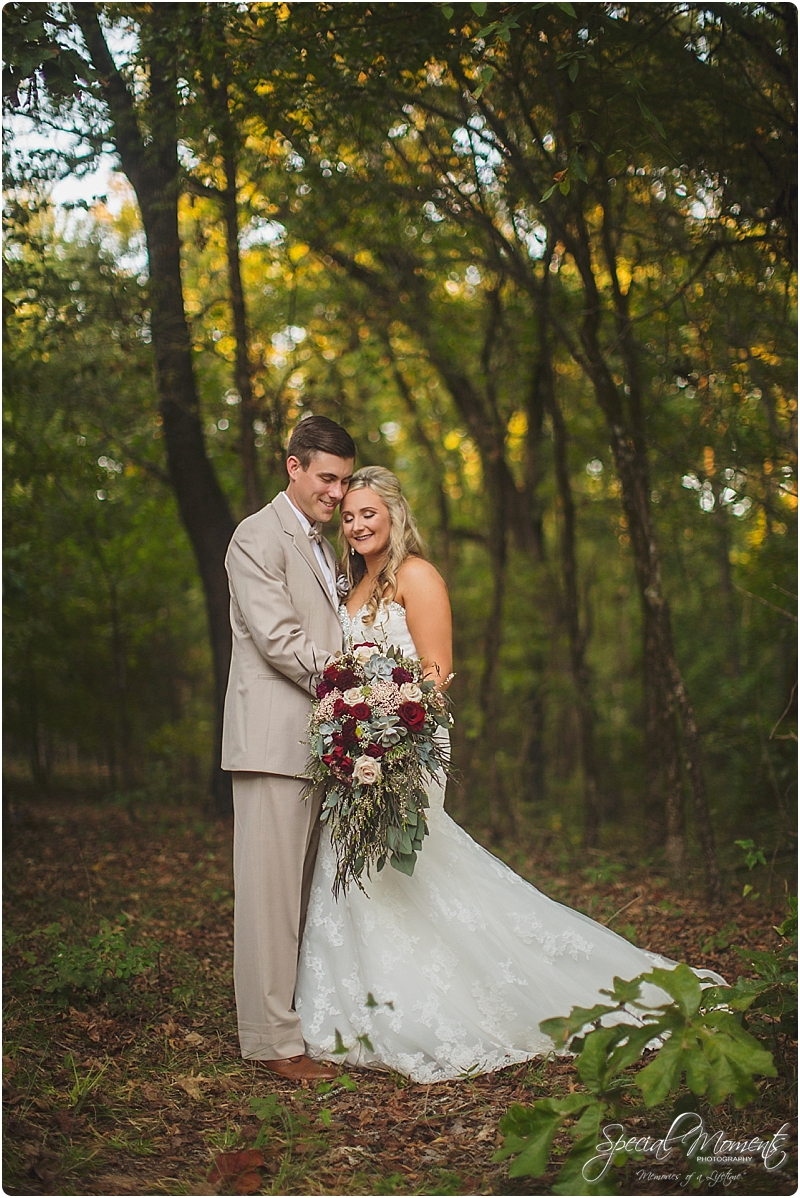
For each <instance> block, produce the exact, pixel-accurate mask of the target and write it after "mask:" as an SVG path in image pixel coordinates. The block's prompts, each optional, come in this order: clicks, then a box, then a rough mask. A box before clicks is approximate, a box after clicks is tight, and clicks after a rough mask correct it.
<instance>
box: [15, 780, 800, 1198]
mask: <svg viewBox="0 0 800 1198" xmlns="http://www.w3.org/2000/svg"><path fill="white" fill-rule="evenodd" d="M229 857H230V853H229V832H228V830H227V829H226V828H225V827H224V826H223V825H222V824H216V823H209V822H206V821H204V820H202V819H198V818H196V817H193V816H192V815H190V814H187V813H186V812H183V813H181V812H176V811H173V810H168V809H167V810H163V811H161V812H158V811H153V810H152V809H151V810H149V811H148V812H146V813H142V812H139V813H138V817H137V818H133V816H132V814H131V813H130V812H129V811H126V810H124V809H121V808H115V807H111V806H108V805H103V806H100V805H97V804H92V803H89V802H83V803H78V802H76V801H75V800H74V799H71V800H67V799H64V800H62V801H61V802H58V803H57V802H54V801H52V802H50V803H41V804H36V805H34V806H32V807H29V808H27V809H26V812H25V816H24V818H23V819H21V820H19V821H18V822H17V823H16V824H15V825H12V828H11V832H10V835H9V836H8V838H7V844H6V891H5V893H6V908H5V923H4V929H5V932H4V935H5V977H6V985H5V999H6V1017H5V1036H6V1039H5V1049H4V1053H5V1055H4V1099H5V1104H6V1107H5V1109H6V1119H5V1144H6V1165H5V1175H4V1187H5V1192H6V1193H9V1194H76V1195H77V1194H181V1193H187V1194H211V1193H254V1192H260V1193H272V1194H413V1193H417V1194H539V1193H542V1194H544V1193H549V1192H551V1191H550V1188H549V1187H550V1184H551V1183H552V1181H553V1178H554V1176H555V1169H554V1171H553V1174H552V1175H548V1176H547V1177H545V1178H543V1179H541V1180H540V1181H534V1180H533V1179H522V1180H521V1181H510V1180H509V1178H508V1170H507V1166H506V1165H505V1164H493V1163H492V1160H491V1158H492V1154H493V1152H494V1151H495V1148H496V1147H497V1145H498V1144H499V1143H500V1137H499V1135H498V1132H497V1124H498V1121H499V1119H500V1118H501V1117H502V1115H503V1114H505V1112H506V1111H507V1109H508V1107H509V1105H510V1104H511V1103H512V1102H523V1103H525V1102H530V1101H531V1099H532V1098H533V1097H534V1096H538V1095H544V1094H551V1093H557V1092H562V1091H565V1090H570V1089H573V1088H574V1086H575V1081H576V1079H575V1073H574V1070H573V1069H572V1067H571V1066H570V1064H569V1063H565V1062H555V1061H549V1062H544V1063H543V1062H538V1063H532V1064H531V1065H530V1066H522V1067H518V1068H514V1069H509V1070H505V1071H504V1072H503V1073H500V1074H495V1075H490V1076H485V1077H479V1078H474V1079H465V1080H459V1081H457V1082H451V1083H447V1084H440V1085H436V1086H420V1085H412V1084H408V1083H407V1082H406V1081H405V1079H403V1078H400V1077H397V1076H396V1075H393V1074H377V1073H370V1072H366V1071H357V1070H354V1071H352V1072H351V1073H350V1074H349V1075H348V1077H347V1078H346V1079H345V1080H344V1081H343V1082H340V1083H339V1084H337V1085H336V1086H334V1088H333V1089H330V1090H329V1091H328V1092H325V1091H326V1089H327V1088H326V1087H312V1086H309V1085H303V1086H299V1087H295V1086H292V1085H290V1084H289V1083H285V1082H283V1081H281V1080H280V1079H278V1078H276V1077H274V1076H272V1075H269V1074H265V1073H264V1072H263V1071H259V1070H258V1069H257V1067H255V1066H254V1065H252V1064H247V1063H245V1062H242V1061H241V1060H240V1059H239V1057H238V1044H237V1039H236V1022H235V1011H234V1005H233V994H232V984H231V957H232V905H233V903H232V895H231V875H230V860H229ZM513 864H514V865H515V867H516V868H518V869H520V870H521V872H523V873H524V874H525V875H526V876H528V877H529V878H530V879H531V880H535V881H536V883H537V885H539V886H540V888H541V889H543V890H544V891H545V892H546V893H548V894H550V895H551V896H552V897H554V898H557V899H559V900H561V901H567V902H570V903H571V904H572V905H574V906H576V907H578V908H580V909H581V910H584V911H586V912H588V913H589V914H591V915H592V916H593V917H594V918H596V919H601V920H607V919H609V918H610V917H612V916H615V919H614V922H613V924H612V926H613V927H614V928H615V929H616V930H618V931H620V932H621V933H625V934H628V935H630V936H631V937H632V938H635V939H636V941H637V943H639V944H640V945H642V946H643V947H648V948H653V949H657V950H658V951H660V952H663V953H665V954H666V955H668V956H672V957H677V958H680V959H685V960H688V961H690V962H691V963H692V964H694V965H704V966H709V967H711V968H714V969H716V970H718V971H719V972H721V973H722V974H724V975H725V976H727V977H729V978H731V979H732V978H734V977H735V976H737V974H738V973H739V972H741V962H740V959H739V957H738V956H737V954H736V953H735V951H734V946H736V945H739V946H744V945H748V946H751V947H763V948H767V947H774V944H775V937H774V934H773V933H772V931H771V925H772V924H773V923H775V922H778V920H779V919H780V917H781V911H782V908H781V907H780V905H777V906H776V908H775V910H774V911H772V910H771V909H770V907H769V906H768V905H767V904H766V903H765V902H764V901H763V900H759V901H757V902H755V903H754V902H752V901H744V900H742V899H739V898H733V899H730V900H729V901H728V903H727V904H726V906H725V909H724V910H723V911H721V912H720V911H710V910H709V909H708V908H707V906H706V904H705V903H704V901H703V900H702V899H699V898H689V897H687V896H686V895H681V894H679V893H678V892H676V891H675V890H672V889H670V888H669V886H668V885H667V883H666V882H665V881H664V879H661V878H658V877H655V876H653V875H652V874H651V873H650V874H647V875H644V874H637V873H636V872H631V871H627V872H622V870H621V867H620V866H618V865H615V864H614V863H613V862H609V861H608V860H607V859H606V858H602V857H597V858H593V859H592V861H591V862H590V864H589V865H588V866H586V867H585V869H584V870H583V871H582V872H581V874H579V875H572V876H566V875H560V874H559V873H558V872H557V871H554V870H553V869H552V867H550V868H548V863H547V860H546V859H544V858H543V859H541V860H538V861H537V860H534V859H533V858H532V857H529V858H522V857H520V856H519V854H518V855H517V858H516V859H515V860H514V861H513ZM103 919H107V920H109V921H110V926H111V927H112V928H113V927H114V926H120V925H122V926H123V929H124V930H123V933H122V936H123V939H124V942H125V944H129V945H130V946H132V947H133V948H134V949H135V950H136V951H140V950H143V949H145V950H146V949H147V947H148V946H150V947H151V948H152V947H153V946H154V945H155V943H156V942H158V943H159V945H160V947H159V948H158V956H157V963H156V965H155V967H154V968H152V969H150V970H148V971H146V972H145V973H143V974H142V975H141V976H139V977H138V978H136V979H135V980H134V981H133V982H132V985H131V987H130V988H129V990H128V995H127V1000H126V999H125V998H124V997H123V998H122V999H113V998H112V999H111V1000H108V1001H101V1000H99V999H94V1000H91V999H84V1000H83V1001H81V1000H80V999H79V998H76V997H74V996H73V998H72V999H71V1001H70V1000H64V1002H63V1003H62V1005H61V1006H59V1005H58V995H48V994H46V993H44V992H43V991H42V989H41V986H42V984H43V983H45V982H46V980H47V978H48V977H52V976H53V975H52V971H50V973H48V972H47V971H46V970H45V972H43V973H40V974H39V975H38V981H37V974H36V970H37V968H39V967H41V966H43V965H45V963H46V962H47V961H48V960H50V959H52V957H53V956H54V954H55V953H56V952H57V951H58V947H57V946H58V944H59V943H63V944H64V945H65V946H66V952H67V959H68V960H69V961H72V960H73V958H72V957H71V956H69V954H70V952H71V951H72V946H74V945H76V944H79V943H81V942H83V941H85V939H86V938H87V937H91V936H94V935H95V934H96V933H97V931H98V927H99V926H100V922H101V920H103ZM114 943H116V942H114ZM120 943H121V942H120ZM115 951H116V950H115ZM120 951H121V950H120ZM134 960H135V953H134ZM565 1014H566V1012H565ZM773 1084H774V1083H767V1089H768V1088H769V1086H770V1085H773ZM764 1097H765V1101H768V1098H769V1095H768V1094H765V1096H764ZM774 1117H776V1116H773V1113H770V1114H769V1123H770V1127H771V1123H772V1122H774ZM786 1117H787V1118H788V1117H790V1115H787V1116H786ZM743 1118H744V1116H743V1114H742V1113H735V1112H730V1113H728V1114H726V1120H727V1122H726V1127H728V1128H730V1129H731V1130H733V1128H734V1127H735V1126H736V1125H737V1121H738V1122H739V1123H741V1121H742V1119H743ZM651 1130H652V1129H651ZM762 1130H764V1131H766V1130H767V1128H764V1129H762ZM245 1149H249V1150H251V1155H250V1156H249V1157H248V1156H240V1157H235V1156H233V1155H232V1154H233V1153H235V1152H238V1151H242V1150H245ZM253 1152H254V1153H255V1155H252V1153H253ZM215 1161H218V1162H219V1163H218V1165H217V1166H216V1171H214V1170H215V1165H214V1162H215ZM628 1169H629V1173H627V1174H623V1173H622V1172H621V1171H620V1174H619V1176H618V1181H619V1184H620V1190H621V1192H623V1193H647V1192H652V1193H660V1194H665V1193H670V1192H675V1193H680V1192H682V1191H681V1190H680V1188H679V1187H678V1188H675V1189H674V1190H672V1189H670V1188H669V1186H668V1185H666V1186H665V1184H663V1183H661V1184H654V1185H652V1186H650V1188H648V1185H647V1183H643V1182H637V1181H636V1179H635V1172H634V1170H633V1166H628ZM763 1180H764V1182H765V1183H767V1184H768V1188H766V1189H758V1188H753V1187H754V1185H757V1184H760V1183H759V1182H758V1179H754V1178H751V1179H750V1180H749V1181H748V1182H747V1183H746V1185H745V1188H744V1189H742V1188H741V1187H740V1186H733V1187H730V1186H729V1187H727V1192H728V1193H731V1192H734V1193H735V1192H738V1193H748V1192H749V1193H755V1192H764V1193H776V1194H777V1193H789V1192H792V1184H791V1182H790V1179H789V1177H788V1176H782V1177H781V1178H780V1179H778V1178H773V1177H770V1178H764V1179H763ZM770 1186H771V1188H769V1187H770ZM781 1187H783V1188H781Z"/></svg>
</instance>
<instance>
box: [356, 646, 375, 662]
mask: <svg viewBox="0 0 800 1198" xmlns="http://www.w3.org/2000/svg"><path fill="white" fill-rule="evenodd" d="M379 652H380V650H379V649H378V646H377V645H356V647H355V648H354V649H353V657H354V658H355V659H356V661H357V662H358V663H359V664H360V665H362V666H363V665H366V663H367V662H368V661H369V659H370V658H371V657H374V656H375V654H376V653H379Z"/></svg>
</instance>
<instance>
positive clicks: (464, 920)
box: [295, 603, 723, 1082]
mask: <svg viewBox="0 0 800 1198" xmlns="http://www.w3.org/2000/svg"><path fill="white" fill-rule="evenodd" d="M340 610H341V616H342V623H343V626H344V629H345V633H346V635H347V636H348V637H350V638H351V639H352V640H353V641H354V642H355V643H358V642H359V641H362V640H363V641H373V642H377V643H379V644H385V645H387V646H388V645H396V646H397V647H398V648H400V649H401V650H402V651H403V652H404V653H405V654H406V655H407V656H409V657H414V658H416V657H417V656H418V655H417V652H416V650H415V648H414V643H413V641H412V639H411V636H410V634H409V631H408V626H407V624H406V619H405V611H404V609H403V608H402V607H401V606H400V605H399V604H397V603H390V604H388V605H382V607H381V608H380V609H379V612H378V615H377V617H376V620H375V624H374V625H373V626H365V625H364V624H363V623H362V617H363V614H364V610H365V609H362V611H360V612H358V613H357V614H356V615H355V616H354V617H353V618H352V619H351V618H350V617H349V616H348V614H347V611H346V609H345V608H344V607H342V608H341V609H340ZM444 735H446V733H445V734H444ZM428 799H429V803H430V807H429V810H428V813H427V814H428V828H429V833H430V834H429V835H428V836H426V837H425V841H424V844H423V847H422V851H421V852H420V853H419V854H418V856H417V863H416V868H415V870H414V874H413V876H412V877H410V878H409V877H407V876H406V875H405V874H401V873H398V871H397V870H394V869H392V868H391V866H389V865H387V866H386V867H385V868H384V869H383V870H382V871H381V873H379V874H373V877H372V878H371V880H366V879H365V880H364V884H365V888H366V891H367V894H362V893H361V891H359V890H358V889H357V887H355V886H351V887H350V889H349V890H348V891H347V892H346V894H344V895H342V896H340V897H339V899H338V900H336V899H334V897H333V894H332V893H331V887H332V884H333V879H334V872H335V864H336V862H335V856H334V852H333V849H332V846H331V841H330V834H329V832H328V831H327V829H326V828H323V830H322V837H321V842H320V849H319V855H318V858H317V864H316V870H315V873H314V880H313V884H312V890H311V898H310V902H309V908H308V916H307V920H306V926H305V934H304V937H303V943H302V947H301V952H300V962H299V968H298V976H297V991H296V997H295V1006H296V1009H297V1012H298V1014H299V1015H300V1018H301V1020H302V1025H303V1035H304V1037H305V1041H306V1044H307V1051H308V1053H309V1055H310V1056H313V1057H330V1058H332V1059H335V1060H338V1061H342V1060H345V1061H346V1062H347V1063H348V1064H351V1065H361V1066H372V1067H376V1068H379V1067H389V1068H391V1069H394V1070H396V1071H397V1072H398V1073H402V1074H405V1075H406V1076H407V1077H410V1078H411V1079H412V1080H413V1081H415V1082H439V1081H446V1080H448V1079H451V1078H455V1077H459V1076H461V1075H463V1074H464V1073H466V1072H473V1071H474V1072H479V1073H488V1072H491V1071H493V1070H495V1069H502V1068H503V1067H504V1066H506V1065H513V1064H516V1063H518V1062H521V1061H526V1060H529V1059H530V1058H532V1057H537V1056H544V1055H546V1054H547V1053H549V1052H552V1051H553V1043H552V1041H551V1040H550V1039H549V1038H548V1037H547V1036H545V1035H543V1034H542V1032H540V1030H539V1022H540V1020H542V1019H548V1018H550V1017H552V1016H556V1015H568V1014H569V1012H570V1010H571V1008H572V1007H573V1006H584V1007H591V1006H592V1005H593V1004H594V1003H597V1002H602V1001H603V996H602V995H600V994H599V993H598V992H599V990H600V989H601V988H604V987H608V986H610V985H611V983H612V981H613V978H614V977H615V976H618V977H621V978H625V979H630V978H633V977H636V976H637V975H638V974H640V973H643V972H645V971H647V970H649V969H652V968H653V966H654V965H659V966H662V967H666V968H672V967H674V964H675V962H673V961H669V960H667V959H666V958H664V957H660V956H658V955H657V954H655V953H650V952H645V951H643V950H642V949H639V948H636V947H635V946H634V945H632V944H630V943H629V942H628V941H627V940H624V939H623V938H622V937H621V936H617V935H616V933H614V932H612V931H609V929H608V928H605V927H603V926H602V925H601V924H599V923H595V922H594V920H592V919H589V918H588V917H587V916H585V915H581V914H580V912H578V911H572V910H570V908H569V907H564V906H562V905H561V904H560V903H556V902H554V901H553V900H552V899H549V898H547V896H546V895H544V894H542V893H541V892H540V891H538V890H537V889H536V888H535V887H534V886H531V885H530V884H529V883H528V882H526V881H524V880H523V879H522V878H520V877H519V876H518V875H517V874H515V873H514V872H513V870H511V869H509V868H508V866H506V865H505V864H503V862H502V861H499V860H498V859H497V858H496V857H493V856H492V855H491V853H488V852H487V851H486V850H485V849H483V848H481V846H480V845H479V844H477V843H476V842H475V841H474V840H472V838H471V837H470V836H468V835H467V833H466V832H465V831H464V830H463V829H462V828H460V827H459V826H458V824H456V823H455V822H454V821H453V820H452V819H451V818H450V816H449V815H447V813H446V812H445V810H444V786H443V785H441V784H440V783H438V782H436V781H433V782H431V784H430V785H429V787H428ZM697 972H698V973H699V974H700V975H701V976H703V977H707V978H709V979H710V980H711V981H714V982H716V983H718V984H723V979H722V978H720V977H719V976H718V975H717V974H713V973H711V972H710V971H703V970H698V971H697ZM650 990H651V991H652V996H651V997H649V998H648V1001H650V1002H653V1003H654V1004H655V1003H657V1002H658V999H659V998H660V997H663V992H661V991H660V990H657V989H656V988H655V987H650ZM369 996H372V998H371V999H370V997H369ZM375 1004H377V1005H375ZM337 1032H338V1033H339V1036H340V1037H341V1040H342V1041H343V1043H344V1044H345V1045H346V1046H348V1048H349V1052H348V1053H347V1056H346V1057H343V1056H342V1054H341V1053H340V1054H339V1055H338V1056H335V1055H334V1049H335V1047H336V1043H337V1042H336V1033H337ZM358 1037H366V1039H367V1040H368V1042H369V1044H370V1045H371V1046H372V1047H371V1049H370V1048H368V1047H367V1046H366V1044H365V1043H364V1042H363V1041H359V1039H358Z"/></svg>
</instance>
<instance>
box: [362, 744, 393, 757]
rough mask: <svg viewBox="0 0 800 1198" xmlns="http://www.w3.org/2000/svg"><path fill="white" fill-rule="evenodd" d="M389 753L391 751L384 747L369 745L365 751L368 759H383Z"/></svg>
mask: <svg viewBox="0 0 800 1198" xmlns="http://www.w3.org/2000/svg"><path fill="white" fill-rule="evenodd" d="M388 752H389V750H388V749H387V748H385V747H384V746H383V745H367V747H366V749H365V750H364V753H365V754H366V756H367V757H383V755H384V753H388Z"/></svg>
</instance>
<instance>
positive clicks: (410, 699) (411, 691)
mask: <svg viewBox="0 0 800 1198" xmlns="http://www.w3.org/2000/svg"><path fill="white" fill-rule="evenodd" d="M400 698H401V699H402V700H403V702H404V703H419V701H420V699H421V698H422V691H421V690H420V688H419V687H418V686H417V684H416V682H404V683H403V685H402V686H401V687H400Z"/></svg>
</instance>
